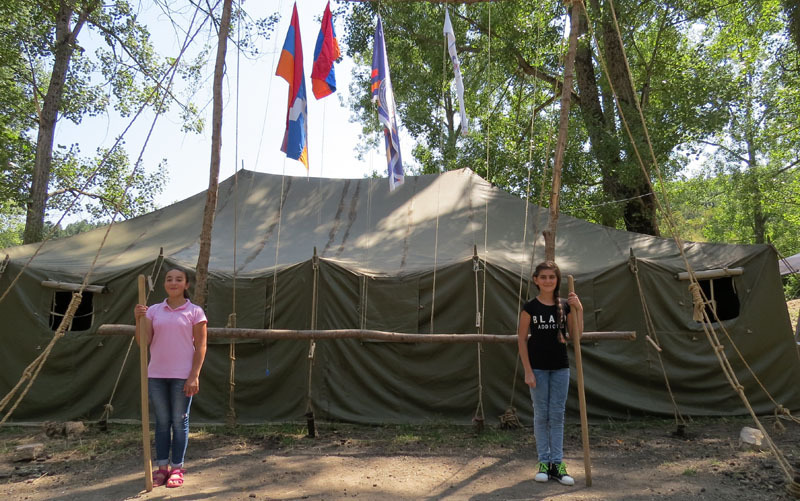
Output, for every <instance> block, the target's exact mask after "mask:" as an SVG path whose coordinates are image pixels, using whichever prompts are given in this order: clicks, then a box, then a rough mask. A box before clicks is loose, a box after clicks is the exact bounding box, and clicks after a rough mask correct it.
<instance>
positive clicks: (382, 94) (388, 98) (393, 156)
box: [372, 16, 403, 190]
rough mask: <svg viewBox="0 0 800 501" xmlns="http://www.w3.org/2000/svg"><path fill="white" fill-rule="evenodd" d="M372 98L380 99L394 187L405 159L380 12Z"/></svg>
mask: <svg viewBox="0 0 800 501" xmlns="http://www.w3.org/2000/svg"><path fill="white" fill-rule="evenodd" d="M372 100H373V101H377V102H378V119H379V120H380V122H381V124H382V125H383V136H384V139H385V143H386V163H387V170H388V172H389V189H390V190H393V189H395V187H396V186H398V185H401V184H403V160H402V159H401V158H400V134H399V133H398V131H397V110H396V109H395V105H394V93H393V92H392V80H391V78H389V62H388V61H387V59H386V43H385V42H384V39H383V23H381V17H380V16H378V26H377V27H376V28H375V44H374V46H373V49H372Z"/></svg>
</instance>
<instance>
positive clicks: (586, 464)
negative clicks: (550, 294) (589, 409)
mask: <svg viewBox="0 0 800 501" xmlns="http://www.w3.org/2000/svg"><path fill="white" fill-rule="evenodd" d="M567 281H568V282H569V291H570V292H575V279H574V278H573V276H572V275H567ZM573 335H574V336H575V339H574V340H573V341H572V346H573V348H575V368H576V369H577V371H578V403H579V404H580V411H581V441H582V442H583V470H584V472H585V473H586V487H591V486H592V458H591V457H590V455H589V423H588V419H587V418H586V395H585V393H584V391H583V362H582V361H581V336H582V333H581V328H580V322H575V329H574V330H573Z"/></svg>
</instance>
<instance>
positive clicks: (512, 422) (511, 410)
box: [500, 24, 564, 427]
mask: <svg viewBox="0 0 800 501" xmlns="http://www.w3.org/2000/svg"><path fill="white" fill-rule="evenodd" d="M539 38H540V29H539V25H538V24H537V27H536V40H537V43H538V41H539ZM563 48H564V38H563V37H562V39H561V47H560V50H559V52H558V53H559V62H563V58H564V50H563ZM533 85H534V91H533V95H534V96H535V95H536V94H537V92H538V89H539V80H538V79H535V80H534V84H533ZM557 91H558V83H557V82H553V94H554V95H555V94H556V93H557ZM549 104H550V106H551V110H552V109H554V108H555V100H551V101H550V102H549ZM531 108H532V110H531V128H530V134H531V139H530V141H529V142H528V173H527V178H526V188H525V220H524V223H523V230H522V248H523V249H525V248H526V247H527V244H528V237H527V232H528V214H529V208H530V196H531V177H532V176H531V172H532V165H533V144H534V141H533V133H534V124H535V123H536V114H537V111H536V110H537V107H536V103H531ZM553 127H554V128H555V127H556V124H555V123H554V124H553ZM552 139H553V135H548V136H547V138H546V143H545V155H544V158H545V162H544V163H543V165H542V176H541V184H540V188H539V199H538V205H537V206H538V207H540V208H541V207H542V206H543V205H544V190H545V186H546V184H547V179H548V177H547V172H548V169H547V160H546V159H548V158H550V154H551V152H552V149H551V148H552V145H553V142H552ZM538 235H539V214H538V213H537V214H536V217H535V219H534V222H533V238H532V243H533V248H532V249H531V259H530V263H529V265H528V273H527V274H526V273H525V263H524V262H523V263H521V264H520V274H519V289H518V291H517V311H521V310H522V284H523V282H524V281H525V278H524V277H526V276H527V283H528V286H527V290H526V291H525V298H528V297H529V296H530V293H531V275H532V273H533V267H534V261H535V259H536V246H537V243H538V241H539V238H538ZM516 328H517V331H519V316H517V325H516ZM514 360H515V363H514V375H513V376H512V380H511V397H510V398H509V404H508V409H506V412H504V413H503V414H502V415H501V416H500V421H501V423H504V424H506V423H509V424H506V426H513V427H522V424H521V423H520V422H519V419H517V417H516V408H515V407H514V395H515V393H516V387H517V379H518V377H517V372H519V364H520V357H519V356H517V357H515V358H514ZM512 415H513V418H512Z"/></svg>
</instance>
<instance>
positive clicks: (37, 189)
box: [22, 0, 96, 244]
mask: <svg viewBox="0 0 800 501" xmlns="http://www.w3.org/2000/svg"><path fill="white" fill-rule="evenodd" d="M95 5H96V4H90V5H89V6H87V7H86V8H85V9H84V10H83V11H82V12H81V13H80V14H79V16H78V19H77V20H76V22H75V26H74V27H73V28H72V29H70V21H71V20H72V15H73V12H74V11H73V10H72V8H71V7H70V6H69V5H68V4H67V2H66V1H64V0H62V1H61V2H59V7H58V12H57V14H56V38H55V43H54V47H55V49H54V51H53V69H52V71H51V73H50V84H49V85H48V87H47V94H46V95H45V97H44V101H43V103H42V110H41V113H40V114H39V134H38V137H37V139H36V157H35V159H34V166H33V178H32V180H31V189H30V197H29V199H28V207H27V214H26V217H25V232H24V233H23V237H22V242H23V243H26V244H30V243H34V242H39V241H41V240H42V238H43V234H42V233H43V229H44V216H45V208H46V204H47V188H48V185H49V184H50V169H51V166H52V163H53V141H54V139H55V130H56V121H57V120H58V110H59V108H60V106H61V98H62V96H63V95H64V87H65V85H66V81H67V71H68V70H69V64H70V59H71V58H72V54H73V53H74V51H75V40H76V39H77V38H78V33H80V31H81V28H82V27H83V25H84V23H85V22H86V19H87V17H88V16H89V13H90V12H91V10H93V9H94V8H95ZM34 92H36V90H34Z"/></svg>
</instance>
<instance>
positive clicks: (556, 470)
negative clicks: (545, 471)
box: [549, 463, 575, 485]
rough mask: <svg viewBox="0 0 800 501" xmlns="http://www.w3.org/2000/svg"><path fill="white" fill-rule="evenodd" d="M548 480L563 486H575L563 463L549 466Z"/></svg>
mask: <svg viewBox="0 0 800 501" xmlns="http://www.w3.org/2000/svg"><path fill="white" fill-rule="evenodd" d="M549 473H550V478H554V479H556V480H558V481H559V483H561V484H563V485H575V479H574V478H572V477H570V476H569V473H567V465H565V464H564V463H553V464H551V465H550V472H549Z"/></svg>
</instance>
